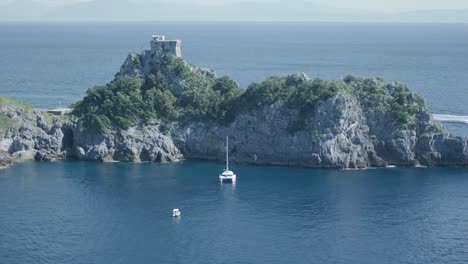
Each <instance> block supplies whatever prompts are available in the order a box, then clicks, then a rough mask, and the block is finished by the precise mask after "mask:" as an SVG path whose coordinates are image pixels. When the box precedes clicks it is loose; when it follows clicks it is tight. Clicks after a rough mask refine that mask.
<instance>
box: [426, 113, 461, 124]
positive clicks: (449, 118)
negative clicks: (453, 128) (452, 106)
mask: <svg viewBox="0 0 468 264" xmlns="http://www.w3.org/2000/svg"><path fill="white" fill-rule="evenodd" d="M432 116H433V117H434V119H435V120H439V121H441V122H448V123H462V124H468V116H457V115H439V114H433V115H432Z"/></svg>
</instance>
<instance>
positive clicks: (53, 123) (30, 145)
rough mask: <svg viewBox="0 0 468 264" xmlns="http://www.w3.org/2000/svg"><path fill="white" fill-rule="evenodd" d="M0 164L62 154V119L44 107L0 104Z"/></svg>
mask: <svg viewBox="0 0 468 264" xmlns="http://www.w3.org/2000/svg"><path fill="white" fill-rule="evenodd" d="M0 116H3V118H5V121H4V124H3V125H2V127H1V129H0V133H1V134H0V165H8V164H11V163H14V162H19V161H23V160H29V159H34V158H35V159H37V160H53V159H57V158H62V157H63V155H64V153H63V149H62V139H63V133H62V129H61V127H62V121H61V120H60V119H58V118H55V117H54V116H51V115H49V114H47V113H46V112H45V111H43V110H39V109H28V108H25V107H23V106H20V105H18V106H15V105H1V106H0Z"/></svg>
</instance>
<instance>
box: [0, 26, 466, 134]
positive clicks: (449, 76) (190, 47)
mask: <svg viewBox="0 0 468 264" xmlns="http://www.w3.org/2000/svg"><path fill="white" fill-rule="evenodd" d="M154 33H158V34H165V35H167V36H168V37H169V38H179V39H181V40H182V42H183V44H182V54H183V56H184V57H185V58H186V59H187V60H188V61H190V62H192V63H194V64H196V65H201V66H205V67H209V68H212V69H214V70H216V71H217V72H218V74H219V75H224V74H227V75H229V76H231V77H232V78H234V79H235V80H236V81H237V82H239V84H240V85H241V86H243V87H247V86H248V85H249V83H251V82H253V81H261V80H263V79H264V78H266V77H267V76H271V75H284V74H289V73H293V72H306V73H308V74H309V75H310V76H311V77H320V78H324V79H338V78H343V77H344V76H346V75H348V74H355V75H359V76H381V77H384V78H385V79H386V80H389V81H390V80H400V81H404V82H407V83H408V84H409V85H410V86H411V87H413V88H414V89H415V90H416V91H417V92H419V93H420V94H421V95H423V96H424V97H425V98H426V99H427V103H428V105H429V107H430V108H431V109H432V110H433V112H434V113H437V114H451V115H461V116H468V93H467V92H466V91H467V89H468V74H467V73H468V48H467V47H468V24H458V25H457V24H359V23H347V24H344V23H216V24H215V23H211V24H209V23H208V24H207V23H171V24H168V23H133V24H66V25H47V24H0V36H1V37H0V62H1V63H0V95H3V96H9V97H13V98H17V99H20V100H24V101H27V102H30V103H32V104H34V105H36V106H39V107H59V106H67V105H69V104H71V103H73V102H76V101H77V100H79V99H81V98H82V97H83V95H84V94H85V91H86V90H87V89H88V88H90V87H93V86H94V85H100V84H105V83H106V82H108V81H110V80H111V79H112V78H113V76H114V74H115V73H116V72H117V71H118V70H119V68H120V65H121V64H122V63H123V61H124V60H125V57H126V56H127V54H128V52H129V51H137V52H138V51H141V50H142V49H144V48H148V47H149V39H150V36H151V35H152V34H154ZM447 125H449V127H450V129H451V130H452V131H453V132H455V133H457V134H459V135H463V136H466V137H468V126H467V125H465V124H447Z"/></svg>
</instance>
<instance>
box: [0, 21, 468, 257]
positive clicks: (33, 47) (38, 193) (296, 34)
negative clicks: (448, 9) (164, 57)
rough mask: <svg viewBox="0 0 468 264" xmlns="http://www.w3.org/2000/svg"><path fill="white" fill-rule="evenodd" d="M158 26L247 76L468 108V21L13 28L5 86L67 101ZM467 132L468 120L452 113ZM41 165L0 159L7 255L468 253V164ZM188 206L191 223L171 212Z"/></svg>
mask: <svg viewBox="0 0 468 264" xmlns="http://www.w3.org/2000/svg"><path fill="white" fill-rule="evenodd" d="M153 33H158V34H165V35H167V36H168V37H170V38H180V39H182V41H183V46H182V48H183V49H182V52H183V56H184V57H185V58H186V59H188V60H189V61H190V62H192V63H194V64H197V65H201V66H206V67H209V68H213V69H215V70H216V71H217V72H218V73H219V74H220V75H223V74H227V75H229V76H231V77H232V78H234V79H235V80H236V81H238V82H239V83H240V84H241V85H242V86H243V87H246V86H247V85H248V84H249V83H250V82H252V81H261V80H262V79H264V78H265V77H267V76H269V75H273V74H287V73H291V72H296V71H303V72H306V73H308V74H309V75H310V76H312V77H320V78H325V79H338V78H342V77H344V76H346V75H347V74H356V75H361V76H382V77H384V78H385V79H387V80H401V81H405V82H407V83H408V84H409V85H410V86H412V87H413V88H414V89H415V90H416V91H418V92H419V93H420V94H421V95H423V96H424V97H425V98H426V99H427V103H428V105H429V106H430V107H431V109H432V110H433V111H434V112H435V113H438V114H446V115H462V116H463V115H465V116H466V115H468V93H467V88H468V48H467V47H468V25H463V24H460V25H448V24H446V25H437V24H374V25H370V24H340V23H335V24H323V23H322V24H313V23H308V24H304V23H286V24H271V23H257V24H252V23H240V24H239V23H237V24H232V23H219V24H203V23H192V24H184V23H175V24H163V23H153V24H149V23H147V24H138V23H134V24H80V25H76V24H67V25H44V24H34V25H33V24H2V25H0V95H1V96H9V97H14V98H17V99H20V100H24V101H28V102H30V103H32V104H34V105H36V106H38V107H57V106H65V105H69V104H71V103H72V102H75V101H76V100H79V99H80V98H81V97H82V96H83V95H84V93H85V91H86V89H87V88H89V87H92V86H93V85H96V84H104V83H106V82H108V81H110V80H111V79H112V78H113V75H114V74H115V72H117V71H118V69H119V67H120V65H121V63H122V62H123V60H124V59H125V57H126V55H127V53H128V52H129V51H140V50H141V49H142V48H147V47H148V40H149V37H150V36H151V35H152V34H153ZM446 125H448V126H449V128H450V129H451V130H452V131H453V132H455V133H457V134H460V135H465V136H466V135H468V129H467V125H465V124H462V123H458V124H456V123H446ZM221 169H222V165H221V164H217V163H204V162H181V163H174V164H152V163H143V164H125V163H117V164H100V163H88V162H77V161H60V162H52V163H35V162H29V163H24V164H19V165H15V166H13V167H10V168H7V169H3V170H0V263H2V264H3V263H8V264H10V263H11V264H14V263H72V264H73V263H80V264H81V263H467V262H468V239H467V234H468V233H467V230H468V194H467V190H468V170H466V169H463V168H440V169H433V168H431V169H422V168H419V169H416V168H412V169H410V168H395V169H376V170H352V171H338V170H310V169H293V168H277V167H272V168H268V167H250V166H239V165H238V166H235V167H234V169H235V171H236V172H237V174H238V183H237V184H236V185H230V184H226V185H220V184H219V182H218V181H217V174H218V173H219V172H220V170H221ZM175 207H178V208H180V209H181V211H182V217H181V218H180V219H173V218H172V216H171V211H172V209H173V208H175Z"/></svg>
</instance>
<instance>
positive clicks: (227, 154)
mask: <svg viewBox="0 0 468 264" xmlns="http://www.w3.org/2000/svg"><path fill="white" fill-rule="evenodd" d="M226 170H229V136H226Z"/></svg>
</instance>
